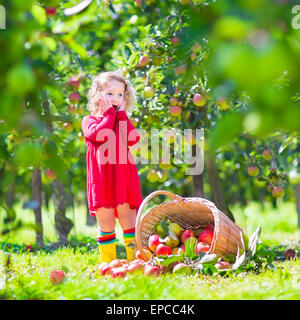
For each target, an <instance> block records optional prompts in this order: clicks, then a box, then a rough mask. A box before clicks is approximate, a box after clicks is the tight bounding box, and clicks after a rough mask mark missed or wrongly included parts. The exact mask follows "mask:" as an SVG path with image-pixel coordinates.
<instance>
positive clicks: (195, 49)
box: [191, 42, 201, 53]
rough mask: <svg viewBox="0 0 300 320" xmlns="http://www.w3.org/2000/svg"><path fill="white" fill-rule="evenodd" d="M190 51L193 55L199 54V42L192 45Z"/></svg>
mask: <svg viewBox="0 0 300 320" xmlns="http://www.w3.org/2000/svg"><path fill="white" fill-rule="evenodd" d="M191 49H192V51H193V52H194V53H199V52H200V51H201V44H200V43H199V42H196V43H195V44H193V45H192V47H191Z"/></svg>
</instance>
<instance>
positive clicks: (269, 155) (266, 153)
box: [263, 149, 272, 160]
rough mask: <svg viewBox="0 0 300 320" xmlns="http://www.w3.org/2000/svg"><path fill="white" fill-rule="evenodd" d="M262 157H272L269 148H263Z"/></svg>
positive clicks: (267, 158) (269, 158) (268, 158)
mask: <svg viewBox="0 0 300 320" xmlns="http://www.w3.org/2000/svg"><path fill="white" fill-rule="evenodd" d="M263 157H264V159H266V160H271V159H272V154H271V152H270V150H268V149H265V150H264V152H263Z"/></svg>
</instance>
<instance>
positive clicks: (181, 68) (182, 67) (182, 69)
mask: <svg viewBox="0 0 300 320" xmlns="http://www.w3.org/2000/svg"><path fill="white" fill-rule="evenodd" d="M174 72H175V75H176V76H179V75H181V74H185V73H186V66H185V65H180V66H178V67H176V68H175V71H174Z"/></svg>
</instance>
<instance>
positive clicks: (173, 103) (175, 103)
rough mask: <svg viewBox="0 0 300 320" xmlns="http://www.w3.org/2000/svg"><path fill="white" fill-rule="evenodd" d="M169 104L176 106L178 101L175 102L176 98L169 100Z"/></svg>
mask: <svg viewBox="0 0 300 320" xmlns="http://www.w3.org/2000/svg"><path fill="white" fill-rule="evenodd" d="M170 104H171V106H176V105H177V104H178V100H177V98H174V97H173V98H171V99H170Z"/></svg>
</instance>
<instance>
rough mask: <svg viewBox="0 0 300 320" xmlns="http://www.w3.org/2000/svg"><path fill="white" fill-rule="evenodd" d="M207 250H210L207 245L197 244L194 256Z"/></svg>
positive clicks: (203, 243)
mask: <svg viewBox="0 0 300 320" xmlns="http://www.w3.org/2000/svg"><path fill="white" fill-rule="evenodd" d="M209 248H210V245H209V244H208V243H205V242H198V243H197V245H196V247H195V251H196V254H199V252H208V250H209Z"/></svg>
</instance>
